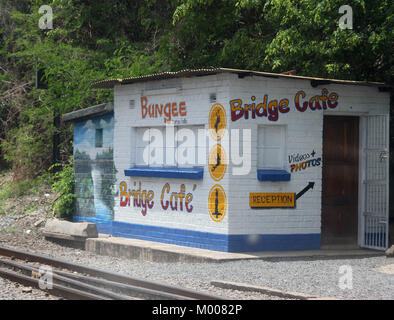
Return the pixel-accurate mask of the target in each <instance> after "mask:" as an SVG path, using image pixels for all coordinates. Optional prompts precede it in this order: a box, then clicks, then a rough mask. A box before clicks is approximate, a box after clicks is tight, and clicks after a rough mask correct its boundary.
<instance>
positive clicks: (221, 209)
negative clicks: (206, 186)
mask: <svg viewBox="0 0 394 320" xmlns="http://www.w3.org/2000/svg"><path fill="white" fill-rule="evenodd" d="M208 211H209V215H210V216H211V218H212V220H213V221H215V222H220V221H222V220H223V218H224V216H225V215H226V211H227V197H226V193H225V192H224V189H223V188H222V186H220V185H218V184H216V185H214V186H213V187H212V189H211V191H209V196H208Z"/></svg>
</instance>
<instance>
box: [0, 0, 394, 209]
mask: <svg viewBox="0 0 394 320" xmlns="http://www.w3.org/2000/svg"><path fill="white" fill-rule="evenodd" d="M343 4H344V3H343V1H339V0H320V1H315V0H219V1H217V0H168V1H161V0H135V1H126V0H106V1H80V0H78V1H71V0H51V1H47V0H46V1H43V0H0V83H1V85H0V170H1V169H2V167H3V168H4V167H7V168H9V169H10V170H12V171H13V174H14V178H15V181H16V182H15V184H13V185H12V186H9V187H7V188H6V189H5V190H1V191H0V201H1V197H3V198H4V197H6V196H13V195H15V194H22V193H23V192H27V191H26V190H32V187H31V186H30V183H31V181H35V180H34V179H35V178H36V177H37V176H41V175H42V174H44V173H45V172H46V170H48V168H49V167H50V166H51V165H52V139H53V134H54V133H55V132H57V133H59V134H60V142H61V144H60V156H61V159H60V161H61V163H66V162H67V160H68V158H69V157H70V155H71V154H72V145H71V141H72V131H71V128H70V127H69V126H67V127H66V126H61V127H60V128H56V127H55V126H54V122H53V117H54V115H59V114H63V113H66V112H70V111H72V110H77V109H80V108H85V107H89V106H91V105H94V104H98V103H103V102H108V101H109V100H111V99H112V94H113V93H112V92H111V90H93V89H91V88H90V86H91V84H92V82H93V81H95V80H101V79H109V78H121V77H130V76H138V75H144V74H150V73H155V72H161V71H177V70H180V69H186V68H200V67H211V66H212V67H231V68H242V69H253V70H259V71H268V72H284V71H288V70H292V69H296V70H297V74H298V75H309V76H318V77H329V78H339V79H351V80H368V81H383V82H386V83H389V84H393V74H394V72H393V59H394V54H393V47H392V44H393V42H394V36H393V35H394V5H393V2H392V1H390V0H349V1H346V4H347V5H349V6H351V7H352V9H353V29H351V30H342V29H340V28H339V27H338V21H339V18H340V17H341V15H342V14H340V13H339V12H338V9H339V7H340V6H341V5H343ZM41 5H50V6H51V8H52V11H53V15H54V19H53V29H51V30H42V29H40V28H39V27H38V22H39V19H40V18H41V17H42V14H40V13H39V12H38V10H39V8H40V6H41ZM36 68H37V69H39V70H42V71H43V80H44V81H45V82H46V83H47V86H48V88H47V89H37V88H36V87H35V80H36V77H35V70H36ZM81 156H82V155H81ZM65 169H66V172H65V173H64V176H58V177H57V178H59V179H61V180H58V181H62V179H65V180H64V181H65V182H64V185H63V186H60V185H56V187H55V188H56V189H57V190H58V191H60V192H66V190H71V189H68V188H69V187H70V186H71V185H69V182H70V181H69V179H70V177H71V176H70V174H71V173H70V170H71V169H69V167H67V166H65ZM59 183H60V182H59ZM66 185H67V187H66ZM63 187H64V188H63ZM62 199H63V200H59V201H60V202H58V204H57V209H58V210H59V211H60V212H63V213H64V214H66V215H68V214H69V209H66V208H68V207H69V206H70V205H71V202H72V199H71V197H70V198H67V199H66V198H62Z"/></svg>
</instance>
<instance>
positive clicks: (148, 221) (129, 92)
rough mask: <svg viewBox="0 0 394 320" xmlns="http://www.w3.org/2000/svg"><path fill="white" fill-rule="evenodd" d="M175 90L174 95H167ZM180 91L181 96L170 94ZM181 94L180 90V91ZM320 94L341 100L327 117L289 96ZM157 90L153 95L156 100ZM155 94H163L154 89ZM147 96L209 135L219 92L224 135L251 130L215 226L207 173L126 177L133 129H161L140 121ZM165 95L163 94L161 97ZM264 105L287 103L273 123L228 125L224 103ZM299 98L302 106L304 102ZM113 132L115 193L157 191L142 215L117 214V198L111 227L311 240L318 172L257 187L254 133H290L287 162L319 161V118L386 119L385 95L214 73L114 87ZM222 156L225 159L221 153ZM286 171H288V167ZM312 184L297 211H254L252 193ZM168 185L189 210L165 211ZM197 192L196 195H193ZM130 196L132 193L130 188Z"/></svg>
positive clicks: (226, 182)
mask: <svg viewBox="0 0 394 320" xmlns="http://www.w3.org/2000/svg"><path fill="white" fill-rule="evenodd" d="M171 87H172V88H171ZM174 88H178V89H174ZM180 88H181V89H180ZM322 88H327V90H328V91H329V93H331V92H336V93H337V94H338V95H339V98H338V106H337V107H336V108H335V109H330V110H326V111H323V110H315V111H312V110H310V109H308V110H307V111H305V112H300V111H298V110H296V108H295V106H294V96H295V94H296V93H297V92H298V91H299V90H303V91H305V93H306V94H307V97H305V99H309V98H310V97H312V96H314V95H320V94H321V92H322ZM154 89H156V90H157V91H156V92H157V93H158V94H154V91H155V90H154ZM158 89H160V90H158ZM146 90H149V91H148V93H149V94H150V95H148V99H149V103H165V102H180V101H185V102H186V105H187V117H186V119H187V125H192V124H199V125H204V126H205V127H206V128H208V115H209V111H210V108H211V106H212V105H213V103H211V102H210V101H209V95H210V93H216V95H217V102H218V103H221V104H222V105H223V106H224V108H225V109H226V113H227V128H228V129H251V146H252V148H251V170H250V172H249V174H247V175H240V176H234V175H232V174H231V173H232V169H233V167H234V166H233V165H232V164H231V162H230V164H229V166H228V168H227V173H226V175H225V177H224V178H223V179H222V180H221V181H220V182H219V184H220V185H221V186H222V187H223V188H224V189H225V191H226V193H227V199H228V210H227V213H226V216H225V218H224V219H223V221H221V222H214V221H213V220H212V219H211V218H210V216H209V214H208V207H207V199H208V193H209V190H210V189H211V188H212V186H213V185H215V184H217V183H218V182H215V181H214V180H212V178H211V177H210V175H209V173H208V170H207V167H205V169H204V178H203V180H196V181H194V180H185V181H179V179H164V178H138V177H136V178H134V177H125V175H124V169H128V168H130V167H131V166H132V165H133V152H134V149H133V146H134V143H135V142H134V137H133V134H132V127H138V126H157V125H163V119H148V118H146V119H142V117H141V109H140V98H141V95H145V94H146V93H147V91H146ZM166 91H167V92H166ZM265 94H268V99H269V100H272V99H278V100H280V99H283V98H287V99H289V108H290V112H288V113H286V114H283V113H279V119H278V121H275V122H273V121H269V120H268V119H267V118H265V117H263V118H256V119H248V120H246V119H240V120H237V121H234V122H233V121H231V110H230V104H229V101H230V100H232V99H236V98H240V99H242V100H243V101H244V103H251V100H250V97H251V96H256V102H257V101H259V102H261V101H262V99H263V97H264V95H265ZM305 99H303V100H305ZM129 100H135V109H129ZM114 106H115V132H114V161H115V167H116V169H117V183H116V188H117V189H118V190H119V185H120V183H121V182H122V181H125V182H126V183H127V185H128V187H129V188H130V186H131V187H133V183H134V182H137V186H138V183H139V182H141V184H142V187H143V189H146V190H153V191H154V194H155V196H154V202H155V203H154V207H153V208H152V209H149V210H148V213H147V214H146V215H145V216H143V215H142V214H141V212H140V209H138V210H137V209H135V208H133V207H132V206H130V207H129V206H126V207H121V206H120V205H119V203H120V197H119V196H120V195H119V194H118V196H117V197H116V199H115V203H116V206H115V219H114V220H116V221H122V222H129V223H136V224H143V225H153V226H162V227H170V228H178V229H187V230H196V231H202V232H211V233H222V234H304V233H305V234H310V233H320V226H321V191H322V185H321V182H322V165H320V166H317V167H309V168H307V169H305V170H303V171H298V172H293V173H292V175H291V180H290V181H288V182H260V181H258V180H257V173H256V163H257V150H256V147H257V127H258V125H262V124H281V125H286V126H287V158H288V156H289V155H290V154H297V153H299V154H305V153H311V152H312V151H313V150H314V151H315V152H316V155H315V158H316V157H321V158H322V132H323V115H324V114H338V115H339V114H341V115H346V114H347V115H363V114H382V113H384V114H388V113H389V95H388V94H387V93H380V92H379V91H378V89H377V88H376V87H365V86H354V85H335V84H329V85H324V86H318V87H317V88H312V87H311V85H310V81H308V80H299V79H280V78H278V79H275V78H265V77H255V76H253V77H245V78H242V79H241V78H238V77H237V75H235V74H218V75H211V76H204V77H191V78H180V79H169V80H159V81H151V82H142V83H136V84H132V85H123V86H120V85H117V86H116V87H115V99H114ZM225 148H226V151H227V155H229V154H230V152H229V146H226V147H225ZM208 152H209V151H208V150H207V155H206V156H207V157H208ZM286 161H287V163H288V159H287V160H286ZM287 170H288V171H290V164H288V166H287ZM309 181H313V182H315V186H314V189H313V190H309V191H308V192H307V193H306V194H305V195H303V196H302V197H301V198H300V199H299V200H298V201H297V206H296V208H295V209H251V208H249V193H250V192H296V193H298V192H299V191H301V190H302V189H303V188H304V187H305V186H306V185H307V184H308V182H309ZM167 182H168V183H169V184H170V186H171V192H172V190H173V191H179V189H180V185H181V184H182V183H184V184H185V187H186V192H192V194H193V202H192V205H193V211H192V213H187V212H185V211H183V212H180V211H170V210H167V211H163V210H162V209H161V205H160V195H161V191H162V188H163V186H164V185H165V183H167ZM193 188H195V190H194V191H192V189H193ZM130 189H131V188H130Z"/></svg>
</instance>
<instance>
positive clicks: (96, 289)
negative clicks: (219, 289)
mask: <svg viewBox="0 0 394 320" xmlns="http://www.w3.org/2000/svg"><path fill="white" fill-rule="evenodd" d="M45 270H46V271H47V272H50V273H46V272H45ZM48 276H49V277H50V284H49V282H48ZM0 277H3V278H6V279H8V280H11V281H14V282H18V283H20V284H23V285H27V286H31V287H35V288H38V289H40V290H43V291H46V292H48V293H49V294H51V295H55V296H60V297H63V298H65V299H70V300H222V299H223V298H221V297H217V296H213V295H210V294H207V293H203V292H197V291H194V290H190V289H185V288H182V287H177V286H172V285H167V284H163V283H159V282H155V281H148V280H144V279H139V278H134V277H130V276H128V275H124V274H120V273H115V272H111V271H107V270H102V269H99V268H94V267H89V266H84V265H80V264H76V263H73V262H69V261H66V260H62V259H55V258H51V257H48V256H44V255H41V254H36V253H30V252H26V251H21V250H16V249H12V248H7V247H3V246H0ZM43 277H44V278H43ZM43 279H44V280H45V281H43ZM48 284H49V285H48Z"/></svg>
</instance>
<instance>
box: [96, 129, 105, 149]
mask: <svg viewBox="0 0 394 320" xmlns="http://www.w3.org/2000/svg"><path fill="white" fill-rule="evenodd" d="M94 145H95V147H96V148H102V147H103V129H96V136H95V141H94Z"/></svg>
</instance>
